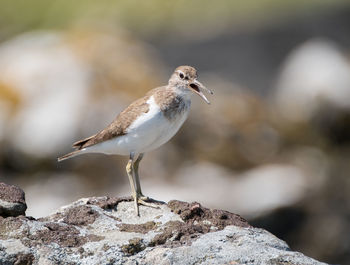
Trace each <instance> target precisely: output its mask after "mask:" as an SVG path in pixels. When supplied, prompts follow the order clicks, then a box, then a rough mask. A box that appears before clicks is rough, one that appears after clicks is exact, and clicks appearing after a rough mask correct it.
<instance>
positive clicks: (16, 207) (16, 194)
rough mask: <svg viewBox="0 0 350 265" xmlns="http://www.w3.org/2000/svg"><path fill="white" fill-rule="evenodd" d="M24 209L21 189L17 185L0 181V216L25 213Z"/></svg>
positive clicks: (25, 207)
mask: <svg viewBox="0 0 350 265" xmlns="http://www.w3.org/2000/svg"><path fill="white" fill-rule="evenodd" d="M26 209H27V205H26V202H25V198H24V192H23V190H22V189H20V188H19V187H17V186H14V185H8V184H5V183H2V182H0V216H2V217H8V216H18V215H25V211H26Z"/></svg>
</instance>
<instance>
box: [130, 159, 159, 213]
mask: <svg viewBox="0 0 350 265" xmlns="http://www.w3.org/2000/svg"><path fill="white" fill-rule="evenodd" d="M142 158H143V153H141V154H139V156H138V157H137V159H136V160H135V162H134V166H133V168H134V176H135V182H136V194H137V197H138V203H140V204H142V205H145V206H149V207H153V208H159V206H157V205H153V204H152V203H149V202H147V201H148V200H150V198H148V197H147V196H145V195H143V194H142V190H141V184H140V177H139V164H140V162H141V160H142Z"/></svg>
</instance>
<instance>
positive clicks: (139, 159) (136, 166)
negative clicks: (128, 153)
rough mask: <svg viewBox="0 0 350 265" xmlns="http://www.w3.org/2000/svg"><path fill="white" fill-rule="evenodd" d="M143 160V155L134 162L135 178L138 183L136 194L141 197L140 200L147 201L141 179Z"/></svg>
mask: <svg viewBox="0 0 350 265" xmlns="http://www.w3.org/2000/svg"><path fill="white" fill-rule="evenodd" d="M142 158H143V153H141V154H139V156H138V157H137V159H136V160H135V162H134V176H135V182H136V193H137V194H138V195H139V198H140V199H147V197H146V196H144V195H143V194H142V190H141V184H140V177H139V164H140V162H141V160H142Z"/></svg>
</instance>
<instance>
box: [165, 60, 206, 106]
mask: <svg viewBox="0 0 350 265" xmlns="http://www.w3.org/2000/svg"><path fill="white" fill-rule="evenodd" d="M197 78H198V75H197V70H196V69H195V68H193V67H191V66H179V67H178V68H176V69H175V71H174V73H173V74H172V76H171V77H170V79H169V85H171V86H176V87H178V88H181V89H185V90H187V91H192V92H194V93H196V94H197V95H198V96H200V97H201V98H202V99H203V100H204V101H205V102H207V103H208V104H210V102H209V100H208V99H207V97H206V96H205V95H204V94H203V91H207V92H208V93H209V94H211V95H212V94H213V92H212V91H211V90H209V89H208V88H206V87H205V86H204V85H203V84H202V83H201V82H199V81H198V80H197Z"/></svg>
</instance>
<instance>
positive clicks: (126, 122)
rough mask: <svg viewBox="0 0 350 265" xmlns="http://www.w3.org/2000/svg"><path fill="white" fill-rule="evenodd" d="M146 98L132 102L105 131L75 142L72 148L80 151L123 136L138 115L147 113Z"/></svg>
mask: <svg viewBox="0 0 350 265" xmlns="http://www.w3.org/2000/svg"><path fill="white" fill-rule="evenodd" d="M148 98H149V95H147V96H145V97H143V98H140V99H138V100H136V101H134V102H133V103H131V104H130V105H129V107H127V108H126V109H125V110H123V111H122V112H121V113H119V115H118V116H117V117H116V118H115V119H114V121H113V122H112V123H111V124H109V125H108V126H107V127H106V128H105V129H103V130H102V131H100V132H99V133H97V134H95V135H93V136H90V137H88V138H86V139H83V140H80V141H77V142H75V143H74V144H73V147H75V148H77V149H78V150H80V149H83V148H85V147H89V146H92V145H95V144H98V143H101V142H103V141H107V140H110V139H112V138H115V137H118V136H121V135H125V134H126V131H127V128H128V127H129V126H130V124H131V123H132V122H133V121H135V120H136V118H137V117H138V116H139V115H140V114H142V113H147V112H148V111H149V105H148V103H147V100H148Z"/></svg>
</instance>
